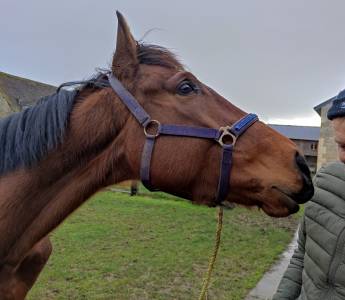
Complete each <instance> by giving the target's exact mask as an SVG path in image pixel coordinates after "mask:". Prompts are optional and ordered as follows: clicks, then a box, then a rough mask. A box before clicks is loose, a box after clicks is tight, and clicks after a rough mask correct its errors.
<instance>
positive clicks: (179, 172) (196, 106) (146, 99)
mask: <svg viewBox="0 0 345 300" xmlns="http://www.w3.org/2000/svg"><path fill="white" fill-rule="evenodd" d="M117 17H118V32H117V44H116V50H115V53H114V56H113V62H112V67H111V71H110V74H102V73H101V74H99V75H98V76H96V78H93V79H92V80H89V81H88V82H86V83H85V84H83V85H81V86H79V87H78V88H75V89H74V90H73V91H70V90H69V91H67V90H64V89H59V90H58V91H57V93H56V94H54V95H53V96H51V97H47V98H44V99H42V100H41V101H40V102H39V103H38V104H37V105H36V106H34V107H31V108H28V109H26V110H24V111H22V112H20V113H16V114H13V115H11V116H9V117H6V118H5V119H2V120H0V149H1V158H0V174H1V175H0V299H2V300H3V299H6V300H8V299H15V300H19V299H24V298H25V296H26V294H27V293H28V291H29V290H30V288H31V287H32V286H33V284H34V282H35V280H36V279H37V277H38V275H39V273H40V272H41V270H42V269H43V267H44V265H45V263H46V262H47V260H48V258H49V255H50V254H51V251H52V246H51V243H50V241H49V238H48V234H49V233H50V232H51V231H52V230H54V229H55V228H56V227H57V226H58V225H59V224H60V223H61V222H62V221H63V220H64V219H65V218H67V216H68V215H70V214H71V213H72V212H73V211H74V210H75V209H77V208H78V207H79V206H80V205H81V204H82V203H84V202H85V201H86V200H87V199H88V198H90V196H91V195H93V194H94V193H96V192H97V191H99V190H100V189H102V188H104V187H106V186H108V185H111V184H115V183H118V182H121V181H124V180H138V179H139V177H140V173H143V174H144V177H145V179H146V180H147V179H149V183H150V185H151V186H153V187H154V188H158V189H160V190H162V191H165V192H167V193H171V194H174V195H177V196H180V197H183V198H186V199H189V200H191V201H192V202H194V203H198V204H204V205H208V206H216V205H218V204H220V202H219V199H217V197H215V195H216V194H217V189H219V190H221V192H219V191H218V192H219V193H221V194H223V196H222V197H223V199H222V200H225V201H230V202H234V203H239V204H242V205H245V206H258V207H259V208H261V209H262V210H263V211H264V212H265V213H267V214H268V215H271V216H274V217H284V216H287V215H289V214H292V213H295V212H296V211H297V210H298V207H299V206H298V204H301V203H304V202H306V201H307V200H308V199H310V198H311V196H312V194H313V186H312V183H311V179H310V173H309V170H308V167H307V165H306V163H305V161H304V159H303V157H302V156H301V155H300V154H299V152H298V150H297V148H296V145H295V144H294V143H292V142H291V141H290V140H289V139H287V138H285V137H283V136H282V135H280V134H278V133H277V132H276V131H274V130H273V129H271V128H269V127H268V126H266V125H265V124H263V123H262V122H260V121H258V120H257V118H256V116H255V115H247V114H245V113H244V112H243V111H242V110H240V109H239V108H237V107H235V106H234V105H232V104H231V103H230V102H229V101H227V100H226V99H224V98H223V97H221V96H220V95H218V94H217V93H216V92H215V91H214V90H212V89H211V88H209V87H208V86H206V85H205V84H203V83H201V82H200V81H199V80H198V79H197V78H196V77H195V76H194V75H193V74H192V73H190V72H188V71H186V70H185V68H184V67H183V65H182V64H181V63H180V62H179V61H178V60H177V59H176V57H175V56H174V55H173V54H172V53H171V52H170V51H169V50H167V49H165V48H162V47H159V46H153V45H148V44H144V43H139V42H137V41H136V40H135V39H134V38H133V36H132V34H131V33H130V29H129V27H128V25H127V23H126V21H125V19H124V17H123V16H122V15H121V14H120V13H117ZM116 86H117V87H116ZM119 86H120V88H119ZM128 99H130V100H128ZM131 101H132V102H131ZM133 103H134V104H133ZM133 105H134V106H133ZM133 107H134V108H133ZM145 113H146V115H149V116H151V117H152V119H149V120H148V122H146V121H147V120H146V121H144V119H143V122H142V124H141V123H140V122H138V119H140V116H142V115H144V116H145ZM248 116H249V117H248ZM154 120H157V121H154ZM238 120H241V121H240V122H237V121H238ZM145 122H146V124H144V123H145ZM163 123H164V124H174V125H172V126H170V127H169V126H165V127H164V126H163V125H161V124H163ZM233 124H237V125H236V126H235V127H236V128H237V127H238V128H239V130H242V129H243V128H244V129H245V132H244V133H243V135H242V136H241V137H240V138H238V136H235V135H234V133H230V131H232V130H233V129H234V128H233V127H230V126H231V125H233ZM141 125H143V126H141ZM178 126H180V127H178ZM224 126H225V127H224ZM142 127H144V132H145V134H144V132H143V128H142ZM213 128H215V129H213ZM236 128H235V129H236ZM238 128H237V129H238ZM244 129H243V130H244ZM169 130H170V131H171V132H170V133H171V134H170V135H163V134H162V135H161V136H160V137H159V138H156V139H155V137H156V136H157V135H158V133H159V132H160V131H162V133H163V131H165V133H166V134H167V132H169ZM176 130H177V131H178V132H179V134H174V132H175V133H176ZM191 132H192V133H193V134H194V135H193V134H191ZM218 133H219V135H218ZM213 135H214V138H210V136H213ZM206 136H207V137H206ZM199 137H200V138H199ZM235 139H236V147H235V148H231V147H232V146H233V145H234V142H235ZM152 140H154V141H155V144H154V148H153V143H152ZM220 145H221V147H220ZM230 148H231V152H229V151H228V150H229V149H230ZM145 149H146V150H145ZM147 149H149V150H147ZM227 149H228V150H227ZM222 150H223V151H222ZM227 151H228V152H227ZM142 153H144V154H145V155H143V156H144V157H146V158H147V157H149V158H150V159H149V160H144V167H140V166H141V165H142V164H141V160H142V159H141V155H142ZM230 154H231V157H232V155H233V160H230V161H229V160H227V157H230ZM223 161H224V162H225V163H224V164H223ZM220 162H222V165H224V166H225V167H224V168H223V167H222V168H221V170H220V169H219V165H220ZM231 164H232V171H231V174H232V175H231V178H230V176H229V174H226V173H227V172H224V170H229V165H231ZM145 165H146V166H145ZM223 173H224V174H223ZM219 181H221V182H222V185H225V186H230V187H231V190H230V191H228V189H224V188H222V187H220V188H219V184H218V183H219ZM224 191H226V192H224ZM219 193H218V194H219Z"/></svg>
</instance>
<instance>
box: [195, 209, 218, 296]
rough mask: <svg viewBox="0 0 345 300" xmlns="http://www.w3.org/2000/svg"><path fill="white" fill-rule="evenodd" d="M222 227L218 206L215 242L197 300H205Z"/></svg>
mask: <svg viewBox="0 0 345 300" xmlns="http://www.w3.org/2000/svg"><path fill="white" fill-rule="evenodd" d="M222 227H223V208H222V207H219V210H218V224H217V232H216V244H215V246H214V250H213V253H212V255H211V257H210V260H209V263H208V269H207V272H206V274H205V278H204V280H203V282H202V287H201V291H200V295H199V300H207V291H208V286H209V284H210V280H211V275H212V270H213V267H214V264H215V262H216V259H217V254H218V250H219V245H220V238H221V234H222Z"/></svg>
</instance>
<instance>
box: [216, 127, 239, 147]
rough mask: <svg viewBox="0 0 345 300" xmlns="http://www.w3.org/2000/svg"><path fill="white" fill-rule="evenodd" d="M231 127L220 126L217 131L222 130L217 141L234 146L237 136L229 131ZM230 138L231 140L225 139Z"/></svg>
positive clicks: (222, 144) (223, 144)
mask: <svg viewBox="0 0 345 300" xmlns="http://www.w3.org/2000/svg"><path fill="white" fill-rule="evenodd" d="M230 129H231V127H230V126H225V127H220V128H219V131H220V132H222V134H221V135H220V137H219V139H218V140H217V142H218V143H219V144H220V145H221V146H222V147H224V146H225V145H232V146H234V145H235V143H236V140H237V137H236V136H235V135H234V134H232V133H231V132H230ZM229 137H230V138H231V141H227V140H226V139H229Z"/></svg>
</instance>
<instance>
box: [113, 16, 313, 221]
mask: <svg viewBox="0 0 345 300" xmlns="http://www.w3.org/2000/svg"><path fill="white" fill-rule="evenodd" d="M118 19H119V25H118V35H117V46H116V51H115V54H114V58H113V63H112V72H113V74H114V75H115V76H116V77H117V78H118V79H119V80H120V81H121V82H122V84H123V85H124V86H125V87H126V88H127V89H128V90H129V91H130V92H131V93H132V95H134V97H135V98H136V99H137V101H138V102H139V103H140V104H141V105H142V107H143V108H144V109H145V110H146V111H147V112H148V113H149V114H150V116H151V117H152V119H156V120H158V121H159V122H160V123H162V124H163V123H168V124H176V125H188V126H197V127H208V128H220V127H222V126H226V125H231V124H233V123H234V122H236V121H237V120H239V119H240V118H242V117H243V116H245V113H244V112H243V111H242V110H240V109H239V108H237V107H235V106H234V105H232V104H231V103H230V102H229V101H228V100H226V99H224V98H223V97H222V96H220V95H219V94H217V93H216V92H215V91H214V90H212V89H211V88H209V87H208V86H206V85H205V84H204V83H202V82H200V81H199V80H198V79H197V77H196V76H195V75H193V74H192V73H190V72H188V71H186V70H185V69H184V67H183V66H182V65H181V63H179V62H178V60H177V59H176V58H175V57H174V56H173V55H172V54H171V53H170V52H169V51H168V50H166V49H164V48H160V47H157V46H151V45H145V44H139V43H138V42H136V41H135V39H134V38H133V36H132V35H131V33H130V30H129V27H128V25H127V24H126V22H125V20H124V18H123V17H122V16H121V15H120V14H118ZM111 93H112V97H114V100H115V98H116V99H117V100H118V96H117V95H116V93H114V92H113V91H111ZM121 137H122V138H121ZM124 137H125V138H124ZM118 138H121V141H122V145H123V147H124V149H125V157H126V161H127V164H128V167H129V170H130V171H129V173H130V175H128V176H129V177H132V179H135V178H138V176H139V170H140V160H141V154H142V152H143V146H144V142H145V135H144V132H143V129H142V128H141V127H140V125H139V124H138V122H137V121H136V120H135V118H133V117H132V116H131V115H130V114H129V112H128V118H127V119H126V122H125V123H124V124H123V126H122V128H121V133H120V135H119V137H118ZM221 155H222V151H221V147H220V145H219V144H218V143H217V142H215V141H212V140H207V139H200V138H189V137H175V136H160V137H159V138H157V141H156V145H155V148H154V151H153V156H152V163H151V168H150V174H151V183H152V185H153V186H154V187H156V188H159V189H160V190H163V191H166V192H168V193H172V194H175V195H179V196H181V197H184V198H187V199H191V200H192V201H193V202H196V203H203V204H206V205H209V206H213V205H215V194H216V189H217V184H218V179H219V176H220V174H219V173H220V161H221ZM312 194H313V187H312V184H311V179H310V174H309V169H308V167H307V165H306V163H305V161H304V159H303V158H302V157H301V156H300V154H299V152H298V150H297V148H296V145H295V144H294V143H292V142H291V141H290V140H289V139H287V138H285V137H283V136H282V135H280V134H279V133H277V132H276V131H274V130H273V129H271V128H269V127H268V126H266V125H265V124H263V123H261V122H256V123H255V124H253V125H252V126H251V127H250V128H249V129H248V130H247V131H246V132H245V133H244V134H243V135H242V136H241V137H240V138H239V139H238V140H237V142H236V145H235V147H234V152H233V168H232V171H231V180H230V193H229V194H228V196H227V200H228V201H231V202H236V203H239V204H243V205H246V206H258V207H260V208H262V209H263V210H264V211H265V212H266V213H267V214H269V215H271V216H278V217H280V216H287V215H289V214H291V213H294V212H296V211H297V210H298V204H300V203H304V202H306V201H307V200H308V199H309V198H310V197H311V196H312Z"/></svg>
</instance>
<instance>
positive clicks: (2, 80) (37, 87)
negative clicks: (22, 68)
mask: <svg viewBox="0 0 345 300" xmlns="http://www.w3.org/2000/svg"><path fill="white" fill-rule="evenodd" d="M55 90H56V87H54V86H52V85H49V84H45V83H41V82H37V81H33V80H29V79H25V78H21V77H17V76H13V75H10V74H7V73H3V72H0V96H2V97H3V99H5V100H6V102H7V104H8V105H9V107H10V108H11V110H12V111H18V110H21V109H22V108H23V107H26V106H31V105H33V104H34V103H35V102H36V101H37V100H39V99H40V98H42V97H43V96H47V95H51V94H53V93H54V92H55Z"/></svg>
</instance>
